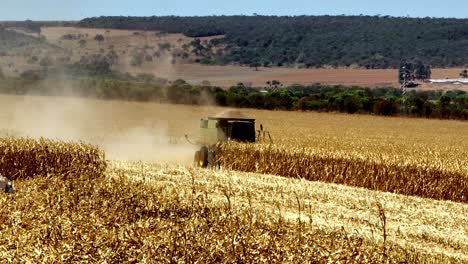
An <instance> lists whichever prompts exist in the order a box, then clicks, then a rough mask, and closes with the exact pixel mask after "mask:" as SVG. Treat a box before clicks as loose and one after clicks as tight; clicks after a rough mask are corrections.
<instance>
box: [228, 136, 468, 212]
mask: <svg viewBox="0 0 468 264" xmlns="http://www.w3.org/2000/svg"><path fill="white" fill-rule="evenodd" d="M220 154H221V155H220V157H219V160H220V162H221V164H222V165H223V166H224V167H225V168H226V169H230V170H239V171H245V172H256V173H265V174H273V175H281V176H286V177H295V178H303V179H307V180H312V181H323V182H332V183H338V184H345V185H349V186H355V187H363V188H368V189H371V190H379V191H385V192H393V193H398V194H404V195H415V196H421V197H426V198H433V199H440V200H452V201H457V202H465V203H466V202H468V180H467V179H468V176H467V175H464V174H463V173H462V172H459V171H450V170H444V169H441V168H440V167H438V166H431V165H432V164H422V165H420V166H418V165H416V164H411V163H396V162H395V161H394V160H385V158H382V157H379V158H375V159H372V158H370V157H369V156H367V157H365V158H360V157H357V156H355V155H349V154H345V153H340V152H336V153H327V152H323V151H317V150H314V149H310V148H299V147H291V146H286V145H268V144H255V145H254V144H238V143H231V144H223V145H220Z"/></svg>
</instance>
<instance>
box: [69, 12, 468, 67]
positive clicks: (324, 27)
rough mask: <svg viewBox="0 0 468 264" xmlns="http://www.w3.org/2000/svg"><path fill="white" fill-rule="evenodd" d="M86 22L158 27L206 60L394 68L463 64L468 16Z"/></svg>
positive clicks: (104, 19) (466, 52) (467, 47)
mask: <svg viewBox="0 0 468 264" xmlns="http://www.w3.org/2000/svg"><path fill="white" fill-rule="evenodd" d="M78 26H80V27H104V28H118V29H134V30H159V31H163V32H169V33H183V34H185V35H186V36H190V37H204V36H215V35H223V36H224V37H223V38H220V39H213V40H212V41H210V42H209V43H206V44H204V43H200V42H197V41H194V42H193V43H192V46H193V47H194V48H195V52H197V53H198V54H200V55H202V56H203V57H204V59H203V60H201V62H203V63H213V64H230V63H236V64H244V65H252V66H255V65H264V66H301V67H322V66H335V67H338V66H361V67H366V68H395V67H398V66H399V64H400V62H401V61H402V60H421V61H422V62H424V63H427V64H430V65H432V66H434V67H452V66H464V65H465V64H466V61H467V60H468V45H467V43H468V19H439V18H396V17H371V16H298V17H277V16H209V17H172V16H171V17H99V18H88V19H84V20H82V21H80V22H79V23H78Z"/></svg>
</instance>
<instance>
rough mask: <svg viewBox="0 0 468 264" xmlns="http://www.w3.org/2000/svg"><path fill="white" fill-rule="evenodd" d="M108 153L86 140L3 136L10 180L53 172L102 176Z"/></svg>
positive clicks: (1, 148)
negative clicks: (105, 155)
mask: <svg viewBox="0 0 468 264" xmlns="http://www.w3.org/2000/svg"><path fill="white" fill-rule="evenodd" d="M105 169H106V162H105V160H104V152H103V151H102V150H100V149H99V148H98V147H96V146H93V145H89V144H86V143H66V142H62V141H58V140H49V139H30V138H14V137H8V138H0V174H1V175H3V176H5V177H7V178H9V179H10V180H18V179H27V178H32V177H36V176H47V175H53V174H66V175H70V174H74V175H80V174H90V175H99V174H102V173H103V172H104V171H105Z"/></svg>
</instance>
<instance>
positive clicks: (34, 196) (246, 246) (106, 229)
mask: <svg viewBox="0 0 468 264" xmlns="http://www.w3.org/2000/svg"><path fill="white" fill-rule="evenodd" d="M147 166H148V165H143V164H141V163H140V164H135V166H133V165H126V166H125V169H113V168H110V170H108V171H106V173H105V174H103V175H102V176H100V177H89V176H86V175H81V176H79V177H72V178H68V177H66V176H64V175H57V177H50V178H45V177H41V178H36V179H31V180H24V181H18V185H19V188H20V189H21V190H23V191H21V192H18V193H16V194H14V195H8V196H7V195H4V196H0V205H1V206H0V259H2V260H3V261H2V263H3V262H6V263H16V262H18V260H22V261H24V262H27V263H39V262H41V263H70V262H71V263H75V262H79V263H96V262H107V263H122V262H132V263H133V262H135V263H139V262H141V263H193V262H199V263H239V262H241V263H257V262H267V263H309V262H314V263H315V262H317V263H327V262H329V263H336V262H346V263H355V262H356V263H381V262H384V261H386V260H388V263H399V262H406V263H408V262H409V263H418V262H424V261H426V262H430V261H431V260H432V262H437V263H447V262H449V261H450V260H451V259H450V258H448V257H447V256H443V255H440V254H439V255H436V256H431V255H429V254H425V253H422V252H417V253H416V254H415V253H414V252H413V251H411V250H409V249H406V248H403V247H401V246H399V245H397V244H390V243H389V245H388V247H387V249H386V252H385V253H384V252H382V245H381V243H379V242H378V241H374V240H371V239H363V238H362V237H360V236H358V235H356V234H354V233H349V232H347V231H346V230H344V229H340V230H321V229H317V228H315V227H314V226H313V225H312V224H311V223H310V222H305V221H304V222H299V223H297V222H296V221H288V220H287V219H285V218H282V217H281V216H277V215H276V214H273V217H272V213H271V212H269V211H267V210H265V211H263V210H261V209H255V208H257V206H253V207H254V208H248V206H247V207H246V206H240V204H237V201H238V200H237V198H236V199H235V200H234V199H233V200H232V202H233V203H232V206H230V205H229V204H228V203H226V202H225V201H226V199H221V201H220V200H218V198H219V196H218V194H219V193H218V191H219V189H217V190H216V189H215V188H206V187H207V186H206V185H204V184H203V183H202V182H203V181H204V179H205V177H210V178H212V177H217V178H221V179H229V178H228V177H226V176H225V175H221V177H219V176H214V175H213V172H210V171H192V172H188V171H187V170H186V169H182V170H180V169H178V168H174V167H169V168H168V167H164V166H158V165H152V166H153V167H150V169H151V171H146V172H148V174H150V175H151V176H152V182H151V184H147V183H146V182H145V181H142V180H141V177H144V176H145V175H146V173H145V175H143V174H141V172H142V168H143V167H144V168H147ZM221 174H222V173H221ZM167 177H169V179H171V180H168V179H167ZM139 178H140V180H139ZM222 181H223V180H222ZM190 182H193V184H192V185H190V184H187V183H190ZM218 183H219V182H218ZM218 183H216V184H218ZM207 184H213V185H216V184H215V183H213V182H211V181H210V183H207ZM225 185H228V182H226V183H225V184H222V185H221V187H220V188H222V189H224V190H225V191H226V192H227V193H235V192H236V191H235V190H234V189H228V188H224V187H226V186H225ZM237 195H238V194H236V197H237ZM232 198H234V197H232ZM11 212H15V213H14V214H12V213H11ZM277 217H279V218H277ZM433 259H436V260H433ZM452 262H453V261H452Z"/></svg>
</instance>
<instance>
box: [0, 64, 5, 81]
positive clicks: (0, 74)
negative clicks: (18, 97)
mask: <svg viewBox="0 0 468 264" xmlns="http://www.w3.org/2000/svg"><path fill="white" fill-rule="evenodd" d="M3 79H5V74H4V73H3V70H2V68H1V67H0V80H3Z"/></svg>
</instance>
